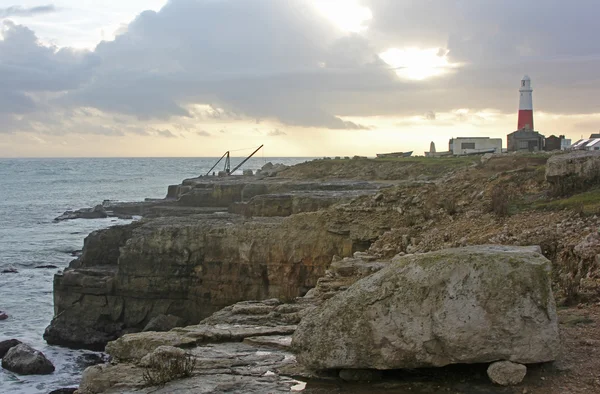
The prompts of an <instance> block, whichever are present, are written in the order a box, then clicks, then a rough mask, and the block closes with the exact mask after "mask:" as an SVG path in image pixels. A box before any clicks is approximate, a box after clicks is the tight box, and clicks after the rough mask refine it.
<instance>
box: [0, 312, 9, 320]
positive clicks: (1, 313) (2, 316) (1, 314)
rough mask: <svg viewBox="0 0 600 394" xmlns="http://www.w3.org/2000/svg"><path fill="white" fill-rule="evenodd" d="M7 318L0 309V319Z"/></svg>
mask: <svg viewBox="0 0 600 394" xmlns="http://www.w3.org/2000/svg"><path fill="white" fill-rule="evenodd" d="M6 319H8V315H7V314H6V312H2V311H0V321H2V320H6Z"/></svg>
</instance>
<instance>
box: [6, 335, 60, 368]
mask: <svg viewBox="0 0 600 394" xmlns="http://www.w3.org/2000/svg"><path fill="white" fill-rule="evenodd" d="M2 368H4V369H8V370H9V371H11V372H15V373H18V374H21V375H47V374H51V373H52V372H54V365H52V363H51V362H50V360H48V359H47V358H46V356H44V354H43V353H42V352H40V351H38V350H35V349H34V348H32V347H30V346H27V345H25V344H24V343H20V344H18V345H17V346H13V347H11V348H10V350H9V351H8V353H6V355H5V356H4V357H3V358H2Z"/></svg>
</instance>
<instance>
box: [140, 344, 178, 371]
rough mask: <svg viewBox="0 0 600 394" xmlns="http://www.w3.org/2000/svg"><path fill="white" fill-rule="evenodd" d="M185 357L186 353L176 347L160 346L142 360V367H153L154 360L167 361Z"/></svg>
mask: <svg viewBox="0 0 600 394" xmlns="http://www.w3.org/2000/svg"><path fill="white" fill-rule="evenodd" d="M183 356H185V351H184V350H183V349H181V348H178V347H174V346H159V347H157V348H156V349H154V350H153V351H152V352H151V353H148V354H147V355H145V356H144V357H142V359H141V360H140V365H141V366H143V367H147V366H150V365H152V361H153V359H160V360H167V359H169V358H178V357H183Z"/></svg>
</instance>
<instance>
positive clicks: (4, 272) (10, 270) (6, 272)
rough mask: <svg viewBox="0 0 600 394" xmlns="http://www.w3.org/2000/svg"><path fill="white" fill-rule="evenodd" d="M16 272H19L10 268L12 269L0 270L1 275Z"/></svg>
mask: <svg viewBox="0 0 600 394" xmlns="http://www.w3.org/2000/svg"><path fill="white" fill-rule="evenodd" d="M17 272H19V271H17V269H16V268H12V267H11V268H6V269H3V270H2V273H3V274H16V273H17Z"/></svg>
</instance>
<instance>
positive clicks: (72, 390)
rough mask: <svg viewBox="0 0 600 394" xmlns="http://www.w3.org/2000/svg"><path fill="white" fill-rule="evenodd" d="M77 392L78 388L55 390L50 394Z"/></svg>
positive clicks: (71, 393)
mask: <svg viewBox="0 0 600 394" xmlns="http://www.w3.org/2000/svg"><path fill="white" fill-rule="evenodd" d="M76 391H77V387H64V388H62V389H57V390H53V391H51V392H49V393H48V394H73V393H74V392H76Z"/></svg>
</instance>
